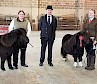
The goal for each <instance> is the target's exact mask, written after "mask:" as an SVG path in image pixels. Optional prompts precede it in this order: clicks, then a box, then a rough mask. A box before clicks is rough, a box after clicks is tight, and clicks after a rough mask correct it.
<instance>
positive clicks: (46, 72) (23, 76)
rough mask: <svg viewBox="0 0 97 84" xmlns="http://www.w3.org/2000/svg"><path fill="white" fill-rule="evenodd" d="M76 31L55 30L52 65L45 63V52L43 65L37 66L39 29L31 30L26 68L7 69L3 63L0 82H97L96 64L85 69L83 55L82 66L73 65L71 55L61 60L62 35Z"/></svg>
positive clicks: (26, 83)
mask: <svg viewBox="0 0 97 84" xmlns="http://www.w3.org/2000/svg"><path fill="white" fill-rule="evenodd" d="M76 32H78V31H66V30H65V31H57V32H56V40H55V42H54V45H53V64H54V66H53V67H50V66H49V65H48V64H47V52H46V57H45V62H44V66H42V67H40V66H39V58H40V47H41V45H40V31H32V33H31V35H30V43H31V44H32V45H33V46H34V47H31V46H30V45H29V44H28V48H27V53H26V63H27V64H28V65H29V67H28V68H25V67H22V66H21V65H20V60H19V64H18V65H19V67H18V69H15V70H9V69H8V67H7V63H6V64H5V67H6V71H5V72H4V71H2V70H1V69H0V84H97V64H96V65H95V67H96V69H95V70H93V71H87V70H85V69H84V67H85V66H86V57H85V54H84V56H83V67H82V68H81V67H78V68H75V67H73V57H72V56H71V55H68V58H69V60H68V61H67V62H65V61H63V59H62V57H61V54H60V49H61V40H62V37H63V36H64V35H65V34H67V33H71V34H74V33H76Z"/></svg>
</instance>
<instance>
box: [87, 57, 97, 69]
mask: <svg viewBox="0 0 97 84" xmlns="http://www.w3.org/2000/svg"><path fill="white" fill-rule="evenodd" d="M95 58H96V57H95V56H91V65H90V68H89V70H94V69H95Z"/></svg>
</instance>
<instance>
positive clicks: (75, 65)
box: [73, 55, 78, 67]
mask: <svg viewBox="0 0 97 84" xmlns="http://www.w3.org/2000/svg"><path fill="white" fill-rule="evenodd" d="M73 57H74V64H73V66H74V67H77V66H78V64H77V56H76V55H74V56H73Z"/></svg>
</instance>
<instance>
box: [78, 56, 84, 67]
mask: <svg viewBox="0 0 97 84" xmlns="http://www.w3.org/2000/svg"><path fill="white" fill-rule="evenodd" d="M78 59H79V66H80V67H83V64H82V55H81V56H78Z"/></svg>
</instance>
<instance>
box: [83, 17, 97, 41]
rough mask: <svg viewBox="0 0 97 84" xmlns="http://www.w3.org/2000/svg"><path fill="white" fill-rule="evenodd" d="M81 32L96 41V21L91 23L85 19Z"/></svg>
mask: <svg viewBox="0 0 97 84" xmlns="http://www.w3.org/2000/svg"><path fill="white" fill-rule="evenodd" d="M83 31H85V32H87V33H88V34H89V36H94V37H95V38H96V40H97V19H96V18H94V19H93V20H92V21H91V23H89V20H88V19H86V20H85V21H84V24H83Z"/></svg>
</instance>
